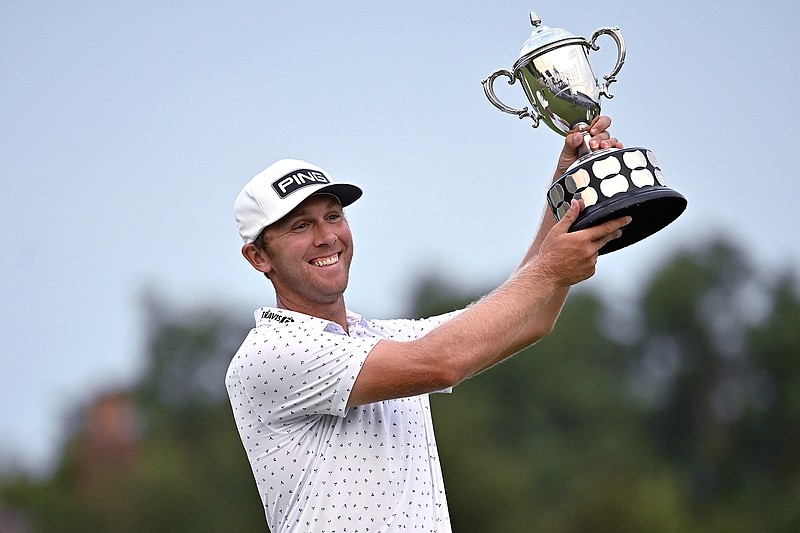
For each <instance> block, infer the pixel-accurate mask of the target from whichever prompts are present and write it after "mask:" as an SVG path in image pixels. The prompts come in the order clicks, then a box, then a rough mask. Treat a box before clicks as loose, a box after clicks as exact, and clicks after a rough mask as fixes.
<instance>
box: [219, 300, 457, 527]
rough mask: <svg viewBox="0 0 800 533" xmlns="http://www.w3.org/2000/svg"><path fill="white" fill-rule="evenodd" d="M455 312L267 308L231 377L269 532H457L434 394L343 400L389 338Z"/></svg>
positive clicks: (417, 332) (412, 333)
mask: <svg viewBox="0 0 800 533" xmlns="http://www.w3.org/2000/svg"><path fill="white" fill-rule="evenodd" d="M455 314H456V313H449V314H446V315H441V316H437V317H432V318H428V319H422V320H366V319H364V318H363V317H361V316H359V315H357V314H355V313H351V312H349V311H348V313H347V325H348V329H349V331H348V332H345V331H344V330H343V329H342V328H341V326H339V325H338V324H336V323H333V322H329V321H327V320H322V319H319V318H315V317H311V316H307V315H304V314H300V313H294V312H292V311H287V310H285V309H276V308H270V307H264V308H261V309H258V310H256V312H255V317H256V327H255V328H254V329H252V330H251V331H250V333H249V334H248V335H247V337H246V338H245V340H244V342H243V343H242V346H241V347H240V348H239V350H238V351H237V353H236V355H235V356H234V357H233V360H232V361H231V363H230V366H229V368H228V373H227V376H226V379H225V383H226V386H227V389H228V395H229V398H230V402H231V407H232V408H233V414H234V417H235V419H236V425H237V427H238V429H239V435H240V437H241V439H242V443H243V444H244V448H245V450H246V452H247V457H248V459H249V461H250V465H251V467H252V471H253V475H254V477H255V480H256V484H257V486H258V490H259V493H260V495H261V500H262V502H263V504H264V512H265V514H266V518H267V524H268V525H269V527H270V530H271V531H272V532H273V533H283V532H289V531H291V532H293V533H295V532H313V533H326V532H328V533H333V532H335V533H349V532H375V531H401V532H404V531H415V532H423V531H424V532H433V531H435V532H449V531H450V530H451V527H450V518H449V514H448V510H447V501H446V499H445V491H444V482H443V480H442V472H441V467H440V464H439V454H438V452H437V449H436V440H435V438H434V434H433V425H432V421H431V415H430V405H429V402H428V395H427V394H425V395H420V396H415V397H410V398H401V399H396V400H387V401H383V402H378V403H372V404H367V405H361V406H356V407H350V408H347V400H348V397H349V396H350V391H351V390H352V387H353V383H355V380H356V377H357V376H358V373H359V371H360V370H361V367H362V365H363V364H364V361H365V360H366V358H367V355H368V354H369V352H370V350H372V348H373V347H374V346H375V345H376V344H377V343H378V341H380V340H381V339H393V340H397V341H409V340H413V339H417V338H419V337H421V336H423V335H425V334H426V333H427V332H428V331H430V330H432V329H434V328H435V327H436V326H438V325H439V324H441V323H443V322H445V321H446V320H448V319H449V318H451V317H452V316H454V315H455Z"/></svg>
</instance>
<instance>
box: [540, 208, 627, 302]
mask: <svg viewBox="0 0 800 533" xmlns="http://www.w3.org/2000/svg"><path fill="white" fill-rule="evenodd" d="M582 209H583V203H582V202H580V201H578V200H572V203H571V204H570V207H569V211H567V213H566V214H565V215H564V217H563V218H562V219H561V220H559V221H558V222H557V223H556V224H555V225H554V226H553V227H552V228H551V229H550V231H549V232H548V234H547V237H545V239H544V241H543V242H542V246H541V248H540V249H539V254H538V255H537V256H536V258H535V260H534V261H535V263H536V266H535V268H536V270H538V271H539V272H540V273H541V274H543V275H545V276H547V277H549V278H550V279H551V280H552V281H553V283H554V284H555V286H556V287H569V286H571V285H574V284H576V283H578V282H580V281H583V280H585V279H587V278H590V277H592V276H593V275H594V272H595V268H596V266H597V256H598V252H599V251H600V248H602V247H603V246H605V245H606V243H607V242H609V241H611V240H613V239H616V238H618V237H619V236H620V235H622V228H623V227H624V226H626V225H627V224H629V223H630V222H631V217H629V216H626V217H621V218H617V219H614V220H609V221H607V222H603V223H602V224H599V225H597V226H592V227H591V228H586V229H584V230H581V231H575V232H573V233H569V227H570V226H571V225H572V223H573V222H575V220H576V219H577V218H578V215H579V214H580V212H581V210H582Z"/></svg>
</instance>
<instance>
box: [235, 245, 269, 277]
mask: <svg viewBox="0 0 800 533" xmlns="http://www.w3.org/2000/svg"><path fill="white" fill-rule="evenodd" d="M242 255H243V256H244V258H245V259H247V261H248V262H249V263H250V264H251V265H253V268H255V269H256V270H258V271H259V272H263V273H264V274H268V273H269V271H270V270H272V262H271V261H270V260H269V257H267V254H265V253H264V251H263V250H261V248H259V247H258V246H256V245H255V244H253V243H248V244H245V245H244V246H242Z"/></svg>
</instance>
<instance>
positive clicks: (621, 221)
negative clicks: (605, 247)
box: [586, 216, 633, 244]
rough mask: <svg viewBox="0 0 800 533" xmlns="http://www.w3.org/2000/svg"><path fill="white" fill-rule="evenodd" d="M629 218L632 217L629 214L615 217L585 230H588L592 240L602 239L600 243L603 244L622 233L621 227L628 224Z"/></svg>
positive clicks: (598, 240)
mask: <svg viewBox="0 0 800 533" xmlns="http://www.w3.org/2000/svg"><path fill="white" fill-rule="evenodd" d="M631 220H633V219H632V218H631V217H629V216H625V217H620V218H615V219H614V220H608V221H606V222H603V223H602V224H599V225H597V226H592V227H591V228H587V229H586V231H588V232H590V237H591V240H592V242H600V241H602V243H603V244H605V243H607V242H608V241H611V240H613V239H616V238H618V237H619V236H620V235H622V228H624V227H625V226H627V225H628V224H630V223H631Z"/></svg>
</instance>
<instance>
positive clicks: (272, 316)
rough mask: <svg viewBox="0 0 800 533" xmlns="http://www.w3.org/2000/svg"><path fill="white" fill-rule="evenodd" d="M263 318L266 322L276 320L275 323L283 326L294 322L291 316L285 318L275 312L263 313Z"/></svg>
mask: <svg viewBox="0 0 800 533" xmlns="http://www.w3.org/2000/svg"><path fill="white" fill-rule="evenodd" d="M261 318H263V319H266V320H274V321H275V322H279V323H281V324H285V323H287V322H294V318H292V317H290V316H284V315H282V314H280V313H275V312H274V311H262V312H261Z"/></svg>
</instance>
